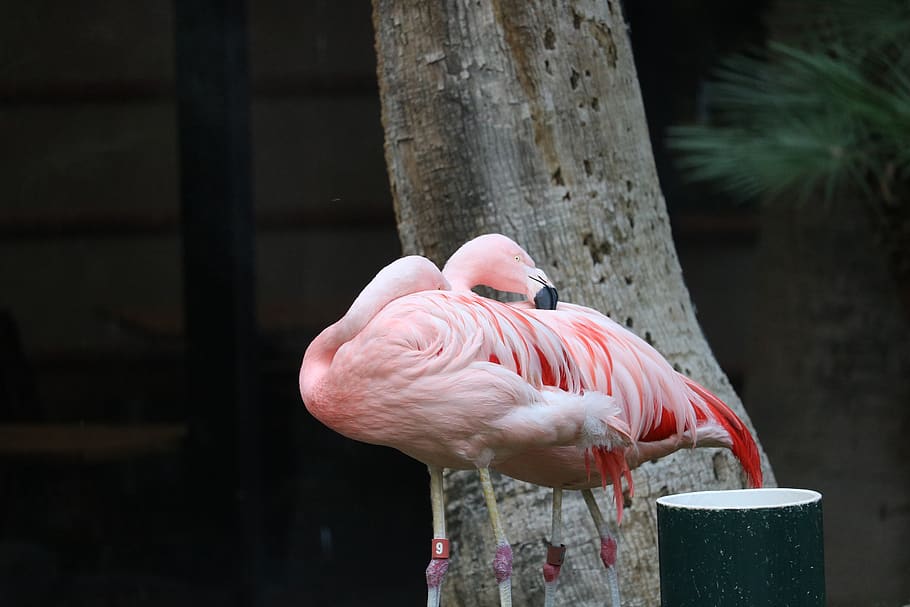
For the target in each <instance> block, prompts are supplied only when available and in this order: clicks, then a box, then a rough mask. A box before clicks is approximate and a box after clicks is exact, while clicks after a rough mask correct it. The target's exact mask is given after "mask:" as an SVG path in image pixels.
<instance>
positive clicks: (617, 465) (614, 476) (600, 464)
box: [585, 447, 633, 525]
mask: <svg viewBox="0 0 910 607" xmlns="http://www.w3.org/2000/svg"><path fill="white" fill-rule="evenodd" d="M591 451H592V452H593V453H594V462H595V463H596V464H597V470H598V471H599V472H600V478H601V481H602V482H603V487H604V489H606V488H607V477H608V476H609V477H610V480H611V481H612V483H613V501H614V502H615V503H616V524H617V525H618V524H620V523H622V509H623V497H622V479H623V476H625V477H626V482H628V483H629V491H630V492H631V491H633V488H632V473H631V471H630V470H629V464H628V463H627V462H626V456H625V454H624V453H623V451H621V450H620V451H608V450H606V449H604V448H603V447H593V448H592V449H591ZM585 455H587V452H585Z"/></svg>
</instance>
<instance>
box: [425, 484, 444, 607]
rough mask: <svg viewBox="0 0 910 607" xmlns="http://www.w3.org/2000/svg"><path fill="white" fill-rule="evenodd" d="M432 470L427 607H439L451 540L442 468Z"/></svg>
mask: <svg viewBox="0 0 910 607" xmlns="http://www.w3.org/2000/svg"><path fill="white" fill-rule="evenodd" d="M427 467H428V468H429V469H430V505H431V506H432V508H433V543H432V544H431V547H430V556H431V558H430V564H429V565H428V566H427V607H439V601H440V599H441V597H442V580H443V579H445V576H446V571H448V570H449V540H448V538H447V537H446V511H445V498H444V496H443V491H442V468H439V467H437V466H427Z"/></svg>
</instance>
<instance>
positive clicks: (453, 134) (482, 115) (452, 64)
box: [373, 0, 773, 607]
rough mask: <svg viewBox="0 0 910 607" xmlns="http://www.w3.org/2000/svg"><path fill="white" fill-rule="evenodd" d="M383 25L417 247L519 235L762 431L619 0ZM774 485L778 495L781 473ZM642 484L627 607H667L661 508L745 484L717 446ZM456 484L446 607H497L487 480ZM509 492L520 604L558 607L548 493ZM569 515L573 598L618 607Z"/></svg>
mask: <svg viewBox="0 0 910 607" xmlns="http://www.w3.org/2000/svg"><path fill="white" fill-rule="evenodd" d="M373 11H374V26H375V29H376V49H377V56H378V75H379V83H380V93H381V98H382V118H383V124H384V127H385V135H386V161H387V163H388V167H389V174H390V181H391V187H392V191H393V194H394V199H395V209H396V213H397V218H398V229H399V233H400V236H401V241H402V246H403V249H404V251H405V252H406V253H418V254H422V255H426V256H428V257H430V258H432V259H433V260H435V261H436V262H442V261H444V260H445V259H446V258H447V257H448V255H450V254H451V253H452V252H453V251H454V250H455V248H457V246H458V245H460V244H461V243H462V242H464V241H465V240H466V239H468V238H470V237H472V236H475V235H477V234H480V233H484V232H490V231H500V232H503V233H505V234H507V235H509V236H511V237H513V238H515V239H516V240H517V241H518V242H520V243H521V244H522V245H524V246H525V248H526V249H527V250H528V251H529V252H530V253H531V255H532V256H534V258H535V260H536V261H537V262H538V265H539V266H541V267H542V268H543V269H544V270H545V271H546V272H547V273H548V274H549V275H550V276H551V277H552V278H553V279H554V280H555V281H556V282H557V285H558V286H559V288H560V294H561V296H562V299H564V300H566V301H575V302H578V303H584V304H587V305H590V306H593V307H595V308H597V309H599V310H601V311H603V312H605V313H607V314H609V315H610V316H611V317H613V318H614V319H616V320H617V321H619V322H621V323H623V324H625V325H626V326H628V327H630V328H631V329H632V330H634V331H636V332H637V333H638V334H639V335H641V336H642V337H643V338H644V339H646V340H647V341H649V342H650V343H652V344H653V345H654V346H655V347H656V348H657V349H658V350H660V351H661V352H662V353H663V354H664V355H665V356H666V357H667V358H668V359H669V360H670V361H671V362H672V363H674V365H675V366H676V367H677V368H678V369H679V370H681V371H683V372H685V373H687V374H688V375H691V376H692V377H694V378H696V379H697V380H699V381H700V382H702V383H704V385H706V386H707V387H709V388H711V389H713V390H714V391H716V392H717V393H718V394H719V395H720V396H721V397H722V398H724V399H725V400H726V401H727V402H728V403H729V404H730V405H731V406H732V407H733V408H734V409H735V410H736V411H737V412H738V413H739V414H740V415H742V416H743V417H744V418H745V413H744V411H743V408H742V405H741V403H740V401H739V399H738V398H737V396H736V394H734V392H733V390H732V389H731V388H730V385H729V383H728V382H727V379H726V377H725V376H724V374H723V372H722V371H721V370H720V367H719V366H718V364H717V362H716V361H715V359H714V357H713V356H712V354H711V351H710V349H709V347H708V344H707V343H706V341H705V339H704V336H703V335H702V332H701V330H700V328H699V326H698V322H697V321H696V318H695V314H694V310H693V308H692V305H691V303H690V300H689V295H688V292H687V290H686V287H685V285H684V283H683V279H682V272H681V270H680V267H679V262H678V260H677V257H676V252H675V250H674V247H673V242H672V238H671V234H670V226H669V221H668V218H667V214H666V208H665V204H664V200H663V197H662V195H661V192H660V188H659V184H658V180H657V175H656V172H655V168H654V161H653V157H652V153H651V147H650V143H649V140H648V132H647V126H646V123H645V117H644V110H643V107H642V102H641V96H640V91H639V86H638V80H637V76H636V72H635V66H634V64H633V60H632V54H631V47H630V44H629V39H628V35H627V32H626V26H625V23H624V21H623V17H622V14H621V10H620V6H619V2H618V0H609V1H604V0H533V1H527V0H443V1H441V2H426V1H421V0H374V2H373ZM766 474H767V475H768V476H767V479H768V481H769V483H770V484H773V477H772V476H771V474H770V470H768V469H767V465H766ZM634 478H635V487H636V495H635V498H634V499H632V500H631V507H630V508H629V510H628V511H627V514H626V518H625V519H624V522H623V527H622V536H621V539H620V551H621V552H620V562H619V575H620V580H621V586H622V588H623V591H624V593H625V597H626V601H627V602H626V601H624V602H626V604H627V605H649V606H650V605H655V604H657V603H658V602H659V599H658V578H657V573H658V565H657V549H656V542H657V539H656V537H657V532H656V518H655V507H654V499H655V498H656V497H659V496H661V495H665V494H669V493H675V492H678V491H687V490H696V489H719V488H732V487H740V486H742V481H741V476H740V473H739V469H738V465H737V464H736V463H735V462H734V461H733V460H732V458H731V456H729V455H728V454H727V453H726V452H720V451H707V450H702V451H699V452H685V453H682V454H677V455H675V456H673V457H670V458H667V459H665V460H663V461H661V462H659V463H656V464H646V465H645V466H642V467H641V468H640V469H639V470H637V471H636V473H635V475H634ZM446 480H447V500H448V520H449V525H450V532H451V536H452V538H453V546H454V550H455V552H454V556H453V561H452V567H451V568H450V570H449V577H448V578H447V580H446V584H445V593H446V601H447V603H446V604H447V605H448V606H449V607H451V606H453V605H463V606H466V607H467V606H475V605H494V604H496V603H497V598H496V596H497V595H496V583H495V581H494V579H493V576H492V572H491V570H490V559H491V558H492V555H493V551H494V545H493V541H492V537H491V533H490V532H489V530H488V521H487V514H486V511H485V509H484V507H483V500H482V497H481V494H480V491H479V487H478V486H477V483H476V474H474V473H469V472H459V473H454V474H450V475H449V476H448V477H447V479H446ZM497 493H498V497H499V499H500V502H501V505H502V510H503V512H504V514H505V517H506V521H507V531H508V533H509V536H510V540H511V541H512V543H513V549H514V553H515V573H514V577H513V584H514V596H515V603H516V604H517V605H533V604H541V602H542V592H543V583H542V577H541V566H542V563H543V559H544V554H545V538H546V537H547V536H548V534H549V529H548V528H549V509H550V500H549V492H548V491H545V490H543V489H539V488H536V487H532V486H530V485H527V484H524V483H519V482H515V481H512V480H510V479H506V478H501V479H500V480H499V481H498V484H497ZM602 501H604V502H606V500H605V499H604V500H602ZM603 505H606V504H603ZM564 508H565V520H566V522H567V529H566V538H567V540H568V542H567V543H568V544H569V545H570V552H569V556H568V560H567V563H566V566H564V567H563V573H562V575H561V577H560V602H561V604H565V605H602V604H603V600H604V597H603V593H604V584H605V581H606V577H605V574H604V572H603V568H602V566H601V565H600V562H599V559H598V547H599V540H598V539H597V537H596V534H595V532H594V528H593V525H592V524H591V523H590V522H589V517H588V515H587V512H586V510H585V508H584V505H583V503H582V500H581V499H580V496H579V495H577V494H575V493H574V492H571V493H570V494H569V495H567V496H566V499H565V502H564ZM611 510H612V509H611ZM428 533H429V527H428Z"/></svg>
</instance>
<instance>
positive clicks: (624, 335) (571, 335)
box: [443, 234, 762, 607]
mask: <svg viewBox="0 0 910 607" xmlns="http://www.w3.org/2000/svg"><path fill="white" fill-rule="evenodd" d="M519 260H524V261H525V262H526V263H528V264H529V266H530V268H533V267H534V263H533V261H532V260H531V259H530V256H528V255H527V253H526V252H524V251H523V250H522V249H521V247H519V246H518V245H517V244H516V243H514V242H513V241H512V240H510V239H508V238H506V237H505V236H502V235H498V234H490V235H485V236H481V237H478V238H476V239H474V240H472V241H469V242H468V243H466V244H465V245H463V246H462V247H461V249H459V250H458V251H457V252H456V253H455V254H454V255H453V256H452V258H451V259H450V260H449V262H448V263H447V264H446V267H445V268H444V270H443V274H444V275H446V277H447V278H448V279H449V282H450V283H451V286H452V288H453V289H455V290H459V291H465V290H470V289H471V288H472V287H474V286H477V285H486V286H491V287H493V288H496V289H499V290H502V291H517V289H514V288H511V287H510V286H509V285H516V284H519V280H520V279H521V277H522V276H524V275H527V274H528V273H529V272H530V270H529V269H528V268H519V267H518V266H517V264H516V263H515V262H516V261H519ZM538 272H539V271H538ZM541 275H542V273H541ZM547 283H548V284H549V281H548V280H547ZM546 295H548V297H544V298H541V297H540V296H538V297H537V303H538V308H551V307H555V308H556V309H555V310H551V309H537V310H535V309H529V308H528V306H525V309H524V310H523V311H522V313H523V314H524V315H526V316H528V317H531V318H534V319H536V320H538V321H540V322H541V323H543V324H545V325H547V326H548V327H550V328H552V329H553V330H554V331H555V332H556V334H558V335H559V336H560V337H561V339H562V341H563V345H564V347H565V348H566V350H567V351H568V352H569V355H570V356H571V358H572V360H573V361H575V362H576V363H577V369H578V371H579V372H580V373H581V375H580V376H579V377H578V378H575V379H576V382H577V384H578V385H579V387H580V389H581V391H582V392H584V391H587V390H595V391H597V392H599V393H603V394H608V395H612V396H613V397H614V398H615V399H616V401H617V402H618V404H619V405H620V407H621V408H622V410H623V420H624V421H625V422H626V423H628V425H629V428H630V430H631V433H632V444H631V445H616V447H615V448H613V449H610V448H605V447H601V446H595V447H594V448H593V449H592V450H591V452H592V453H593V458H594V461H595V465H596V472H595V473H593V474H592V469H591V465H590V459H589V451H587V450H585V451H584V453H582V452H581V451H580V450H578V449H577V448H574V447H550V448H542V447H535V448H533V449H531V450H529V451H525V452H524V453H522V454H521V455H520V457H515V458H512V459H509V460H506V461H504V462H499V463H497V464H496V468H497V469H498V470H499V471H501V472H503V473H504V474H507V475H509V476H512V477H513V478H517V479H519V480H524V481H527V482H532V483H535V484H538V485H542V486H547V487H552V488H553V518H552V534H551V546H550V549H549V550H548V555H547V563H546V565H545V566H544V579H545V582H546V585H545V589H546V590H545V605H546V606H547V607H549V606H550V605H552V604H553V600H554V596H555V589H556V583H557V579H558V576H559V571H560V567H561V565H562V562H563V559H564V557H565V546H562V545H561V544H560V543H559V538H560V535H561V526H562V515H561V502H562V490H563V489H580V490H581V491H582V494H583V497H584V500H585V504H586V505H587V506H588V509H589V511H590V513H591V516H592V518H593V519H594V522H595V525H596V527H597V530H598V533H599V535H600V537H601V558H602V561H603V563H604V566H605V567H606V568H607V572H608V577H609V579H610V587H611V598H612V603H613V605H614V607H619V604H620V598H619V587H618V583H617V579H616V571H615V561H616V547H617V546H616V540H615V538H614V537H613V536H612V535H611V534H610V531H609V527H608V526H607V524H606V522H605V520H604V517H603V515H602V513H601V511H600V509H599V507H598V506H597V502H596V500H595V498H594V495H593V493H592V492H591V488H592V487H595V486H597V485H603V486H604V487H605V486H606V484H607V482H611V483H612V484H613V490H614V500H615V503H616V508H617V522H621V520H622V509H623V498H622V482H621V480H622V477H625V478H626V480H627V482H628V484H629V490H630V493H631V492H632V491H633V489H634V488H633V486H632V477H631V473H630V468H634V467H635V466H637V465H639V464H641V463H643V462H645V461H648V460H653V459H657V458H660V457H663V456H666V455H669V454H670V453H673V452H674V451H677V450H679V449H682V448H692V447H695V446H699V447H726V448H729V449H731V450H732V451H733V453H734V455H736V456H737V458H738V459H739V460H740V461H741V462H742V464H743V466H744V468H745V471H746V473H747V475H748V477H749V482H750V484H751V485H752V486H761V484H762V472H761V463H760V460H759V455H758V449H757V447H756V446H755V441H754V440H753V438H752V436H751V435H750V434H749V432H748V430H747V429H746V427H745V426H744V425H743V424H742V422H741V421H740V420H739V418H737V417H736V415H735V414H734V413H733V412H732V411H731V410H730V409H729V408H728V407H727V406H726V405H725V404H724V403H723V402H722V401H721V400H720V399H719V398H717V397H716V396H714V395H713V394H711V393H710V392H709V391H708V390H706V389H705V388H703V387H702V386H700V385H699V384H697V383H696V382H694V381H693V380H691V379H689V378H688V377H686V376H684V375H682V374H680V373H678V372H676V371H675V370H674V369H673V368H672V367H671V366H670V364H669V363H668V362H667V361H666V360H665V359H664V358H663V357H662V356H661V355H660V354H659V353H658V352H657V351H656V350H655V349H654V348H653V347H651V346H650V345H649V344H647V342H645V341H644V340H642V339H641V338H639V337H638V336H636V335H635V334H634V333H632V332H631V331H628V330H627V329H625V328H624V327H622V326H620V325H618V324H617V323H615V322H614V321H612V320H611V319H609V318H608V317H606V316H604V315H602V314H600V313H599V312H597V311H596V310H592V309H590V308H585V307H582V306H577V305H573V304H565V303H562V304H559V305H558V306H557V305H556V297H555V289H553V290H552V293H550V292H549V291H548V292H547V293H546ZM528 298H529V299H531V297H530V296H529V297H528ZM541 302H544V303H545V304H546V305H539V304H541ZM549 304H552V305H549ZM545 375H546V370H545ZM543 382H544V384H545V385H551V386H558V387H559V388H560V389H561V390H567V389H569V387H568V385H566V384H564V380H560V379H559V378H558V377H556V375H555V374H549V375H546V376H545V377H544V378H543Z"/></svg>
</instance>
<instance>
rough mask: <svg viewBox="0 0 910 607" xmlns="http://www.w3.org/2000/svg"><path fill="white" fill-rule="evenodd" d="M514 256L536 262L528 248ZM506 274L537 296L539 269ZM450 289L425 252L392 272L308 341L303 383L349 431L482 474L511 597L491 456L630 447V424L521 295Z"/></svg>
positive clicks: (325, 417)
mask: <svg viewBox="0 0 910 607" xmlns="http://www.w3.org/2000/svg"><path fill="white" fill-rule="evenodd" d="M512 263H513V264H514V265H515V266H516V267H518V266H522V267H524V266H525V264H524V263H523V261H522V260H521V259H518V260H515V259H514V258H513V262H512ZM534 277H536V278H537V279H539V278H540V273H539V272H535V273H534ZM506 278H507V277H503V280H502V282H503V284H502V285H501V286H504V287H505V289H504V290H509V291H519V292H527V294H528V296H529V297H531V296H532V295H531V293H532V291H531V290H530V289H529V287H528V286H527V285H528V284H530V283H532V282H533V283H534V291H533V294H534V295H536V291H539V288H538V287H540V283H539V282H538V280H532V278H531V276H530V274H529V273H528V272H527V271H525V273H524V275H522V276H521V277H520V278H518V279H517V280H518V282H519V286H515V285H513V284H511V283H510V282H509V280H507V279H506ZM494 282H499V279H497V280H495V281H494ZM494 286H496V285H494ZM448 289H449V284H448V282H447V281H446V279H445V277H444V276H443V275H442V273H441V272H440V271H439V270H438V268H436V266H434V265H433V264H432V263H431V262H430V261H429V260H426V259H424V258H421V257H413V256H412V257H405V258H402V259H399V260H397V261H396V262H393V263H392V264H390V265H389V266H387V267H386V268H384V269H383V270H381V271H380V272H379V273H378V274H377V275H376V277H375V278H374V279H373V280H372V281H371V282H370V283H369V284H368V285H367V286H366V287H365V288H364V290H363V291H362V292H361V293H360V295H359V296H358V297H357V298H356V299H355V301H354V302H353V304H352V305H351V307H350V309H349V310H348V312H347V313H346V314H345V315H344V317H342V318H341V320H339V321H338V322H336V323H334V324H333V325H331V326H329V327H328V328H327V329H325V330H324V331H323V332H322V333H320V334H319V335H318V336H317V337H316V339H314V340H313V342H312V343H311V344H310V346H309V347H308V348H307V351H306V353H305V355H304V358H303V364H302V365H301V370H300V391H301V395H302V397H303V400H304V402H305V404H306V406H307V409H308V410H309V411H310V413H312V414H313V415H314V416H315V417H316V418H317V419H319V420H320V421H322V422H323V423H324V424H326V425H327V426H329V427H330V428H332V429H334V430H336V431H337V432H339V433H341V434H343V435H345V436H348V437H349V438H352V439H355V440H360V441H364V442H368V443H373V444H379V445H387V446H391V447H395V448H397V449H398V450H400V451H402V452H404V453H405V454H407V455H410V456H411V457H414V458H415V459H417V460H419V461H421V462H424V463H425V464H427V465H428V466H429V467H430V470H431V471H433V470H434V469H438V470H440V471H441V469H442V468H455V469H470V468H477V469H478V470H479V471H480V475H481V481H482V484H483V487H484V496H485V498H486V501H487V504H488V506H489V510H490V520H491V523H492V525H493V530H494V533H495V534H496V538H497V543H498V548H497V551H496V556H495V557H494V571H495V573H496V577H497V581H498V583H499V591H500V602H501V604H502V605H504V606H507V605H511V581H510V577H511V548H510V547H509V545H508V542H507V540H506V539H505V533H504V532H503V529H502V523H501V519H500V517H499V514H498V511H497V508H496V501H495V497H494V495H493V491H492V484H491V483H490V478H489V467H490V466H495V465H497V464H499V463H500V462H505V461H508V460H511V459H513V458H515V457H517V456H518V455H520V454H521V453H522V452H524V451H526V450H528V449H530V448H539V447H548V446H551V447H555V446H573V447H580V448H582V449H588V448H593V447H598V448H601V449H603V450H605V452H613V451H615V450H621V449H622V448H623V447H625V446H627V445H628V444H629V428H628V425H627V424H626V423H625V422H624V421H622V420H621V419H620V416H621V415H622V411H621V409H620V408H619V407H618V406H617V405H616V404H615V402H614V399H613V398H611V397H610V396H608V395H606V394H603V393H600V392H598V391H596V390H587V391H584V392H583V391H582V389H581V384H580V382H581V378H582V373H581V371H580V369H579V368H578V366H577V365H576V363H575V362H574V361H573V360H572V358H571V355H570V352H569V351H568V349H567V347H566V345H565V344H564V343H563V341H562V340H561V339H560V337H559V335H557V334H556V333H554V332H553V330H552V329H550V328H549V327H547V326H546V325H545V324H543V323H541V322H540V321H538V320H536V319H535V318H534V317H532V316H529V315H527V314H524V313H522V312H521V311H520V310H518V309H517V308H516V307H514V306H509V305H506V304H502V303H499V302H496V301H493V300H490V299H486V298H483V297H480V296H478V295H476V294H474V293H469V292H452V291H450V290H448ZM434 477H438V478H439V480H441V475H433V477H431V493H432V500H431V501H432V504H433V520H434V530H435V531H437V532H438V531H439V530H440V524H439V523H440V521H442V519H443V518H444V514H443V510H442V487H441V482H436V481H434ZM443 530H444V529H443ZM444 537H445V536H444V533H443V534H440V537H439V538H438V539H437V540H434V542H433V546H434V555H438V556H440V557H442V558H439V559H434V562H435V561H438V562H439V563H440V564H439V565H434V563H433V562H431V566H430V567H429V568H428V570H427V581H428V587H429V592H428V604H429V605H438V601H439V584H441V582H442V578H443V576H444V574H445V571H446V568H447V564H448V561H447V558H445V557H447V554H446V553H447V550H448V548H447V543H446V542H445V541H444Z"/></svg>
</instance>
